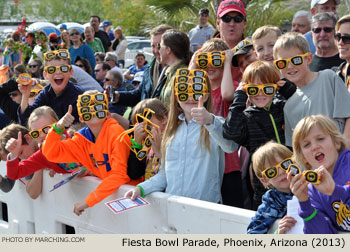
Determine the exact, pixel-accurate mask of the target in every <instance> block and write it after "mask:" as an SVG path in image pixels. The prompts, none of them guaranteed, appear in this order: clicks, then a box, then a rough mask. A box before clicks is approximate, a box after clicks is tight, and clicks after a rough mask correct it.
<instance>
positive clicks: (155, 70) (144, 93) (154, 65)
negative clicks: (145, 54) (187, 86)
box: [116, 24, 172, 106]
mask: <svg viewBox="0 0 350 252" xmlns="http://www.w3.org/2000/svg"><path fill="white" fill-rule="evenodd" d="M170 29H172V27H171V26H169V25H166V24H162V25H159V26H157V27H155V28H153V29H152V31H151V47H152V53H153V55H154V56H153V57H152V58H151V60H150V63H149V65H148V66H147V67H146V69H145V71H144V74H143V79H142V82H141V83H140V85H139V86H138V87H137V88H136V89H135V90H132V91H127V92H116V100H117V101H118V100H119V104H122V105H124V106H135V105H136V104H137V103H138V102H139V101H141V100H144V99H146V98H150V97H154V96H155V94H154V90H156V87H157V86H158V85H159V83H163V82H165V81H166V75H163V76H161V77H160V73H161V71H162V66H161V64H160V63H159V62H160V54H159V49H158V45H159V44H160V40H161V37H162V34H163V33H164V32H165V31H167V30H170Z"/></svg>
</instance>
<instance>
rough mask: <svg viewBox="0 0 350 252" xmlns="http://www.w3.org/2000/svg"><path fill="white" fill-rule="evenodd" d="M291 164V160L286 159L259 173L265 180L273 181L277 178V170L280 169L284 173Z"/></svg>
mask: <svg viewBox="0 0 350 252" xmlns="http://www.w3.org/2000/svg"><path fill="white" fill-rule="evenodd" d="M292 164H293V161H292V159H291V158H286V159H285V160H283V161H282V162H280V163H278V164H277V165H275V166H274V167H270V168H267V169H265V170H263V171H262V172H261V174H262V175H263V176H265V177H266V178H267V179H273V178H275V177H277V176H278V169H282V170H283V171H284V172H287V171H288V168H289V166H290V165H292Z"/></svg>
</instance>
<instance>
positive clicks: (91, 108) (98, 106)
mask: <svg viewBox="0 0 350 252" xmlns="http://www.w3.org/2000/svg"><path fill="white" fill-rule="evenodd" d="M101 110H108V108H107V107H106V106H105V105H104V104H96V105H92V106H84V107H81V106H78V113H80V114H84V113H87V112H95V111H101Z"/></svg>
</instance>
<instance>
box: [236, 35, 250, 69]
mask: <svg viewBox="0 0 350 252" xmlns="http://www.w3.org/2000/svg"><path fill="white" fill-rule="evenodd" d="M251 49H253V43H252V42H251V40H250V39H244V40H242V41H241V42H239V43H238V44H237V45H236V46H235V47H234V48H233V49H232V50H233V51H234V54H233V56H232V66H234V67H238V62H237V56H238V55H242V54H247V53H248V52H249V51H250V50H251Z"/></svg>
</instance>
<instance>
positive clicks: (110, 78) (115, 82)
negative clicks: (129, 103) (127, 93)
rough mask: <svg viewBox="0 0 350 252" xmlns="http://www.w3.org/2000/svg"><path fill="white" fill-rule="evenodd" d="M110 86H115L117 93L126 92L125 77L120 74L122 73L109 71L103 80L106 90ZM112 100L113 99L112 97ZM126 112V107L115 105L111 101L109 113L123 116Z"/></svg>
mask: <svg viewBox="0 0 350 252" xmlns="http://www.w3.org/2000/svg"><path fill="white" fill-rule="evenodd" d="M108 86H113V88H114V89H115V90H117V91H122V90H124V88H123V75H122V74H120V72H118V71H115V70H109V71H108V72H107V74H106V77H105V78H104V79H103V87H104V88H105V89H107V88H108ZM109 88H110V87H109ZM110 99H111V97H110ZM125 110H126V107H124V106H121V105H120V104H115V103H114V102H112V101H110V103H109V112H111V113H116V114H118V115H120V116H122V115H123V114H124V112H125Z"/></svg>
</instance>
